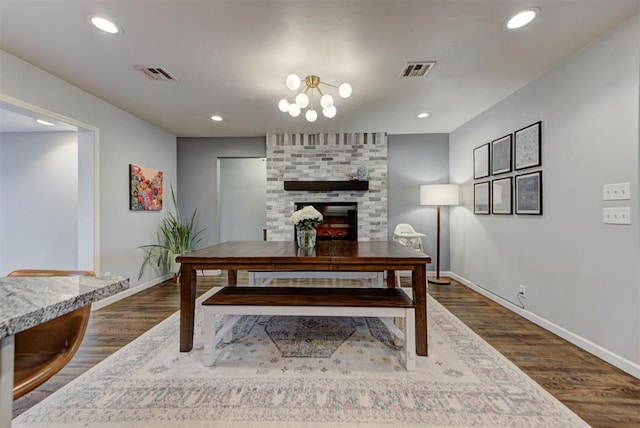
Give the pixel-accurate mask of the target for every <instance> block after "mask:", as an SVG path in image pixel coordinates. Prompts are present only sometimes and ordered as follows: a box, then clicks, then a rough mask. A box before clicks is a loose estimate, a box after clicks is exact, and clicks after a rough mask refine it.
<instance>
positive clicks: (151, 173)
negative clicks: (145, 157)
mask: <svg viewBox="0 0 640 428" xmlns="http://www.w3.org/2000/svg"><path fill="white" fill-rule="evenodd" d="M129 175H130V180H129V194H130V196H129V209H130V210H132V211H160V210H162V171H159V170H157V169H152V168H145V167H143V166H139V165H133V164H131V165H129Z"/></svg>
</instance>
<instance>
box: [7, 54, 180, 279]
mask: <svg viewBox="0 0 640 428" xmlns="http://www.w3.org/2000/svg"><path fill="white" fill-rule="evenodd" d="M0 91H1V93H2V95H3V96H5V97H10V98H11V99H15V100H19V101H20V102H21V103H25V104H28V105H31V106H35V107H37V108H38V109H44V110H46V111H49V112H53V113H55V114H57V115H61V116H64V117H66V118H70V119H73V120H75V121H79V122H82V123H84V124H87V125H90V126H93V127H96V128H98V129H99V134H98V135H97V141H98V142H97V144H96V147H97V148H98V151H97V153H95V156H96V157H97V158H98V160H99V175H98V177H97V183H98V193H99V200H98V206H99V211H98V213H97V218H98V225H97V229H98V232H99V236H98V241H97V245H98V251H97V253H98V257H97V263H98V265H99V266H97V267H96V266H94V267H93V268H94V269H96V270H98V274H101V273H104V272H110V273H111V275H123V276H127V277H130V278H131V285H132V286H135V285H136V284H137V283H139V282H146V281H154V280H157V279H158V278H159V277H161V276H162V273H161V272H153V271H151V270H150V271H148V272H147V274H146V275H145V276H144V277H143V278H142V280H141V281H137V278H138V269H139V267H140V263H141V261H142V257H143V253H142V251H140V250H139V249H138V248H137V247H138V246H140V245H144V244H150V243H155V242H156V239H157V238H156V232H157V230H158V224H159V223H160V221H161V220H162V218H163V217H164V216H165V215H166V212H167V211H166V205H165V208H163V210H162V211H161V212H154V213H151V212H133V211H129V198H128V193H129V176H128V167H129V164H130V163H135V164H139V165H143V166H147V167H151V168H156V169H160V170H162V171H163V172H164V177H165V180H166V183H167V187H168V184H169V183H171V182H174V183H175V181H176V138H175V136H174V135H172V134H169V133H167V132H165V131H163V130H161V129H159V128H157V127H155V126H153V125H151V124H149V123H147V122H144V121H142V120H140V119H138V118H137V117H135V116H133V115H131V114H129V113H127V112H125V111H124V110H121V109H119V108H116V107H114V106H112V105H111V104H108V103H106V102H105V101H102V100H100V99H99V98H96V97H94V96H93V95H90V94H89V93H87V92H84V91H82V90H80V89H79V88H77V87H75V86H73V85H70V84H69V83H67V82H65V81H63V80H61V79H58V78H57V77H55V76H53V75H51V74H49V73H47V72H45V71H43V70H41V69H39V68H37V67H34V66H33V65H31V64H28V63H26V62H24V61H22V60H21V59H19V58H16V57H14V56H13V55H10V54H8V53H7V52H5V51H1V50H0ZM5 191H6V190H5ZM169 205H170V204H169ZM4 215H6V213H5V214H4ZM73 239H74V240H75V239H76V238H75V236H74V237H73Z"/></svg>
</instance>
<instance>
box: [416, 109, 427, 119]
mask: <svg viewBox="0 0 640 428" xmlns="http://www.w3.org/2000/svg"><path fill="white" fill-rule="evenodd" d="M417 116H418V117H419V118H420V119H424V118H425V117H429V113H427V112H426V111H425V112H422V113H418V115H417Z"/></svg>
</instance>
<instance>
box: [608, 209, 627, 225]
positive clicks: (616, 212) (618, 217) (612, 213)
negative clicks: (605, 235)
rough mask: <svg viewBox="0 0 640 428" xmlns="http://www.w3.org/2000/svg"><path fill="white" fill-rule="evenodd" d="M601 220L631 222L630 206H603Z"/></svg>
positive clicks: (621, 222)
mask: <svg viewBox="0 0 640 428" xmlns="http://www.w3.org/2000/svg"><path fill="white" fill-rule="evenodd" d="M602 222H603V223H604V224H631V208H629V207H616V208H613V207H612V208H603V209H602Z"/></svg>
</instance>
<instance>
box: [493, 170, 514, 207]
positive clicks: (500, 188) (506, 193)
mask: <svg viewBox="0 0 640 428" xmlns="http://www.w3.org/2000/svg"><path fill="white" fill-rule="evenodd" d="M512 187H513V177H507V178H500V179H497V180H493V181H492V182H491V212H492V213H493V214H513V200H512V195H513V191H512Z"/></svg>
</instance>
